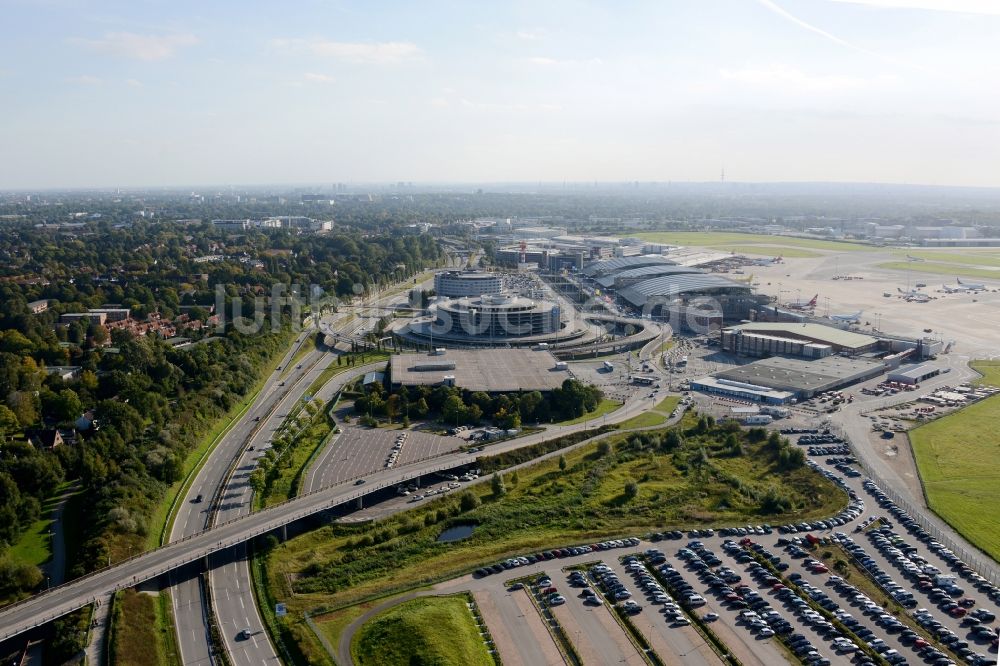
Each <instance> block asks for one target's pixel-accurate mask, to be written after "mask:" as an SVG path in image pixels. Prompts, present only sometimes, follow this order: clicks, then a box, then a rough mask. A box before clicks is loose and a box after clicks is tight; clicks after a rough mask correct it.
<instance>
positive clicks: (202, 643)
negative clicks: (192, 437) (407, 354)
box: [169, 329, 323, 664]
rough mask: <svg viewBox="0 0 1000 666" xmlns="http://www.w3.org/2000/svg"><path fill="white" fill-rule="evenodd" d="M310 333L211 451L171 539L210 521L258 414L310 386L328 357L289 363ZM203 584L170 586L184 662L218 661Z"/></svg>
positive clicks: (188, 581)
mask: <svg viewBox="0 0 1000 666" xmlns="http://www.w3.org/2000/svg"><path fill="white" fill-rule="evenodd" d="M309 335H312V331H311V330H308V329H307V330H305V331H303V332H302V333H300V334H299V336H298V338H297V339H296V344H295V345H294V346H293V347H292V349H290V350H289V351H288V353H286V354H285V356H284V357H283V358H282V359H281V362H280V363H279V367H281V368H282V370H280V371H278V370H276V371H275V372H273V373H272V374H271V376H270V377H268V379H267V381H266V382H265V384H264V386H263V388H262V389H261V391H260V393H259V394H258V395H257V398H256V399H255V400H254V402H253V404H252V405H251V406H250V409H248V410H247V412H246V414H245V415H244V417H243V418H242V419H241V420H240V421H239V422H238V423H236V424H235V425H234V426H233V427H232V428H231V429H230V430H229V432H228V433H226V435H225V436H224V437H223V438H222V440H221V441H220V442H219V443H218V444H217V445H216V446H215V448H214V449H213V450H212V452H211V453H210V454H209V457H208V459H207V460H206V462H205V464H204V466H202V468H201V470H199V472H198V474H197V476H195V479H194V481H193V482H192V484H191V486H190V488H189V490H188V492H187V494H186V495H185V496H184V497H183V498H182V500H181V502H180V504H179V505H178V508H177V513H176V516H175V518H174V524H173V528H172V530H171V532H170V535H169V541H177V540H179V539H182V538H184V537H187V536H190V535H192V534H196V533H198V532H201V531H203V530H204V529H205V528H206V527H208V520H209V515H210V507H211V506H212V499H213V497H214V495H215V491H216V489H217V488H218V487H219V486H221V485H222V483H223V481H224V480H225V478H226V475H227V473H228V471H229V467H230V465H231V464H232V461H233V459H234V458H235V457H236V456H237V455H238V454H239V452H240V450H241V449H242V447H243V446H244V443H245V442H246V440H247V438H248V437H250V435H251V433H252V432H254V431H255V430H256V429H257V428H258V425H259V424H258V422H257V421H255V419H257V418H260V419H262V420H263V419H264V418H265V417H266V415H267V414H269V413H271V412H272V411H273V410H274V408H275V407H276V406H277V404H278V402H279V401H280V400H282V399H283V398H284V397H285V396H287V395H289V394H290V393H292V392H295V391H298V392H301V391H304V390H305V388H306V387H308V386H309V383H308V382H304V383H300V382H298V380H300V379H301V378H302V377H304V376H305V374H306V369H307V368H308V367H309V366H310V365H312V363H314V362H316V361H318V360H319V359H320V358H322V355H323V353H322V352H319V351H315V352H311V353H310V354H308V355H306V357H305V358H303V359H302V361H301V363H298V364H297V365H302V369H295V368H293V369H291V370H289V369H288V367H287V366H288V364H289V363H290V362H291V360H292V358H293V357H294V356H295V353H296V352H297V351H298V349H299V347H300V345H301V343H302V342H303V341H304V340H305V339H306V337H307V336H309ZM286 373H287V374H286ZM283 375H284V376H283ZM282 384H284V386H282ZM199 495H201V497H202V500H201V501H200V502H196V501H195V499H196V498H197V497H198V496H199ZM201 585H202V582H201V578H198V577H196V578H187V579H185V580H183V581H180V582H178V583H176V584H174V585H173V586H172V587H171V589H170V597H171V601H172V603H173V607H174V608H173V610H174V618H175V622H176V630H177V643H178V649H179V650H180V656H181V661H182V662H183V663H184V664H209V663H212V659H211V656H210V647H209V646H210V642H209V635H208V623H207V621H206V617H207V612H208V610H207V609H206V608H205V604H204V599H203V595H202V589H201Z"/></svg>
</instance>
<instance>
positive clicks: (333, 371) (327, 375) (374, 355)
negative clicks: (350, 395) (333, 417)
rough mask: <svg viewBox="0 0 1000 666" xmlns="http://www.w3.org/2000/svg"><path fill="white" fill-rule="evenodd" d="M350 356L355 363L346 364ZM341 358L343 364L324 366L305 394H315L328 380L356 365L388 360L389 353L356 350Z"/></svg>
mask: <svg viewBox="0 0 1000 666" xmlns="http://www.w3.org/2000/svg"><path fill="white" fill-rule="evenodd" d="M351 357H354V358H356V359H357V365H346V359H349V358H351ZM341 358H342V359H345V361H344V363H345V364H344V365H329V366H327V367H326V368H324V369H323V371H322V372H321V373H319V377H317V378H316V381H314V382H313V383H312V384H310V385H309V388H308V389H306V395H316V393H317V392H318V391H319V390H320V389H321V388H323V386H324V385H325V384H326V383H327V382H328V381H330V380H331V379H333V378H334V377H336V376H337V375H339V374H342V373H344V372H347V371H349V370H353V369H354V368H356V367H357V366H358V365H367V364H369V363H376V362H378V361H388V360H389V353H388V352H380V351H374V352H357V353H355V354H344V355H343V356H341Z"/></svg>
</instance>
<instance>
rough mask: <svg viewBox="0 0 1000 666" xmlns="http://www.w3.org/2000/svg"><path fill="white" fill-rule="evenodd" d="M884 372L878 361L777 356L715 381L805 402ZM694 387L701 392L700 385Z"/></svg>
mask: <svg viewBox="0 0 1000 666" xmlns="http://www.w3.org/2000/svg"><path fill="white" fill-rule="evenodd" d="M883 372H885V365H884V364H883V363H880V362H878V361H868V360H864V359H856V358H845V357H843V356H828V357H826V358H821V359H816V360H812V361H807V360H804V359H797V358H784V357H780V356H775V357H773V358H766V359H762V360H760V361H756V362H754V363H750V364H747V365H741V366H737V367H735V368H730V369H728V370H723V371H722V372H718V373H716V374H715V377H714V379H716V380H727V381H728V382H738V383H740V384H744V385H748V386H756V387H764V388H767V389H771V390H774V391H783V392H787V393H790V394H794V396H795V397H796V398H799V399H803V398H811V397H812V396H814V395H816V394H818V393H823V392H824V391H833V390H836V389H839V388H842V387H844V386H850V385H851V384H856V383H858V382H863V381H866V380H868V379H872V378H873V377H878V376H879V375H880V374H882V373H883ZM699 381H700V380H699ZM692 385H693V386H695V388H701V387H700V386H697V382H693V383H692ZM702 390H711V389H702Z"/></svg>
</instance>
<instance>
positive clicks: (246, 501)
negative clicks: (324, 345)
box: [209, 354, 385, 665]
mask: <svg viewBox="0 0 1000 666" xmlns="http://www.w3.org/2000/svg"><path fill="white" fill-rule="evenodd" d="M334 358H335V356H334V355H333V354H327V355H326V356H325V357H324V359H323V360H322V361H320V362H319V363H317V364H316V365H315V366H314V367H313V368H312V370H310V371H309V372H307V373H306V374H305V375H304V379H303V380H302V381H301V382H300V384H299V386H298V387H297V388H296V389H295V390H292V391H290V392H289V393H288V394H286V395H285V397H284V398H282V399H281V401H279V403H278V405H277V409H275V410H274V411H273V412H272V413H271V415H270V416H269V417H268V418H267V419H266V420H264V419H261V427H260V428H258V429H257V431H256V432H255V433H254V435H253V437H252V438H251V439H250V441H249V443H248V447H247V448H245V449H244V451H243V454H242V455H241V456H240V459H239V461H238V462H237V464H236V466H235V468H234V470H233V474H232V475H231V476H230V477H229V479H228V481H227V483H226V484H225V488H224V490H223V497H224V498H225V499H224V502H223V503H222V505H221V507H220V509H219V511H218V512H217V513H216V520H215V521H214V522H213V524H215V523H221V522H225V521H227V520H232V519H234V518H238V517H240V516H245V515H247V514H248V513H250V511H251V509H252V504H251V502H252V498H253V492H252V490H251V488H250V485H249V483H248V479H249V476H250V474H251V472H252V471H253V469H254V468H255V466H256V461H257V459H258V458H259V457H260V456H261V455H263V449H264V447H265V446H266V444H267V443H268V442H269V441H271V438H272V437H273V436H274V434H275V432H276V431H277V430H278V429H279V428H280V427H281V424H282V422H283V421H285V418H286V417H287V416H294V415H295V414H296V413H297V411H298V406H299V404H300V402H299V401H300V400H301V398H302V394H303V392H304V391H305V389H307V388H308V387H309V386H310V385H311V384H312V383H313V382H314V381H316V379H317V378H318V377H319V375H320V374H321V373H322V371H323V370H324V369H325V368H327V367H329V365H330V363H331V362H332V361H333V359H334ZM384 364H385V363H384V362H382V363H372V364H369V365H365V366H358V367H355V368H351V369H350V371H347V372H343V373H341V374H339V375H336V376H334V378H333V379H331V380H330V381H329V382H327V383H326V384H324V385H323V387H322V388H321V389H320V390H319V391H318V392H317V393H316V395H315V396H312V397H313V399H314V400H316V402H317V403H319V404H325V403H326V402H327V401H329V400H330V399H331V398H332V397H333V396H334V395H335V394H336V393H337V392H339V391H340V390H341V389H342V388H343V387H344V386H345V385H346V384H347V383H349V382H351V381H353V380H354V379H356V378H357V377H358V376H359V375H360V374H363V373H365V372H370V371H373V370H377V369H381V367H382V366H383V365H384ZM239 555H240V557H239V558H238V559H237V560H236V561H233V562H230V563H227V564H225V565H224V566H221V567H214V568H212V569H211V571H210V573H209V581H210V585H211V589H212V595H211V596H212V603H213V606H214V613H215V616H216V619H217V620H218V625H219V629H220V633H221V635H222V639H223V642H224V643H225V646H226V652H227V653H228V654H229V655H230V659H231V661H232V662H233V663H234V664H240V665H242V664H260V663H275V660H276V659H277V654H276V651H275V649H274V646H273V645H272V644H271V642H270V640H269V639H268V633H267V631H266V630H265V628H264V623H263V620H262V619H261V617H260V614H259V612H258V609H257V606H256V600H255V597H254V594H253V588H252V586H251V578H250V569H249V563H248V560H247V559H246V553H245V552H240V553H239ZM246 629H249V630H250V635H249V637H247V636H246V635H245V634H243V631H244V630H246Z"/></svg>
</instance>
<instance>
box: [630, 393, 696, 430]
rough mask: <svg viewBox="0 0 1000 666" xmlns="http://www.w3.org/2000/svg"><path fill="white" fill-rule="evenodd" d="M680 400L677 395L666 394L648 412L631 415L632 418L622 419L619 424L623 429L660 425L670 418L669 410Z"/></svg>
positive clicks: (671, 410) (672, 409)
mask: <svg viewBox="0 0 1000 666" xmlns="http://www.w3.org/2000/svg"><path fill="white" fill-rule="evenodd" d="M680 401H681V397H680V396H679V395H668V396H667V397H666V398H664V399H663V400H661V401H660V402H658V403H656V406H655V407H653V409H652V410H650V411H648V412H643V413H642V414H639V415H638V416H633V417H632V418H630V419H628V420H626V421H622V422H621V423H620V424H618V425H619V427H620V428H622V429H623V430H627V429H629V428H649V427H651V426H657V425H661V424H663V423H666V422H667V419H668V418H670V414H671V412H673V411H674V408H675V407H677V403H679V402H680Z"/></svg>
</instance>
